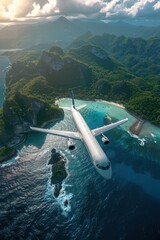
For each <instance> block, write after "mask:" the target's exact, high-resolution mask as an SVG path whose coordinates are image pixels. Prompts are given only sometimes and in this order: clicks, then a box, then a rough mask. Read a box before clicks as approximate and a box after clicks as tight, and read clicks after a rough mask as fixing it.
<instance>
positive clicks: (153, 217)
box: [0, 101, 160, 240]
mask: <svg viewBox="0 0 160 240" xmlns="http://www.w3.org/2000/svg"><path fill="white" fill-rule="evenodd" d="M80 103H81V102H80ZM65 104H68V102H67V101H63V102H62V103H61V105H65ZM81 111H82V114H83V116H84V118H85V119H86V121H87V123H88V125H89V126H90V127H91V128H94V127H98V126H101V125H102V124H103V123H104V116H105V113H106V112H108V113H109V115H110V116H111V117H113V120H114V119H115V118H117V119H120V118H121V117H122V116H125V117H126V115H128V114H127V113H126V112H125V111H124V110H122V109H119V108H117V107H115V106H112V105H106V104H105V103H96V102H87V108H86V109H83V110H81ZM112 115H114V116H112ZM128 117H129V123H128V125H127V124H126V125H124V126H123V127H119V128H117V129H114V130H112V131H110V132H108V134H107V136H108V137H109V139H110V144H109V145H107V146H103V145H102V144H101V145H102V147H103V149H104V151H105V152H106V154H107V155H108V157H109V159H110V161H111V163H112V169H113V177H112V179H111V180H109V181H107V180H105V179H103V178H102V177H101V176H100V175H99V174H98V173H97V172H96V170H95V169H94V167H93V165H92V163H91V161H90V158H89V156H88V154H87V151H86V149H85V147H84V145H83V144H82V143H81V142H79V141H76V149H75V150H74V151H72V152H70V151H69V150H68V149H67V143H66V140H65V139H64V138H59V137H54V136H49V135H48V136H45V135H43V134H32V135H30V136H29V137H28V139H27V141H26V143H25V145H24V146H23V147H22V148H21V149H19V158H17V159H15V160H12V161H10V162H9V163H7V164H4V165H2V166H1V168H0V179H1V181H0V202H1V204H0V239H28V240H30V239H40V240H41V239H42V240H49V239H56V240H63V239H65V240H70V239H71V240H72V239H76V240H79V239H85V240H96V239H97V240H114V239H115V240H120V239H121V240H122V239H126V240H130V239H131V240H132V239H138V240H139V239H140V240H143V239H147V240H158V239H160V220H159V216H160V215H159V214H160V190H159V189H160V165H159V160H160V159H159V158H160V137H159V135H160V130H159V129H158V130H157V128H155V127H154V126H150V125H149V126H148V125H146V126H145V127H144V130H143V132H142V135H141V136H140V138H139V139H138V138H135V137H133V136H131V135H130V134H129V133H128V132H127V129H128V126H129V125H130V124H131V122H132V121H133V117H132V116H130V115H128ZM50 127H51V128H52V127H54V128H55V129H67V130H74V126H73V122H72V118H71V114H70V113H69V112H68V111H66V112H65V118H64V119H63V120H62V121H59V122H57V123H56V124H55V125H54V126H50ZM154 130H155V132H154ZM153 133H154V134H153ZM147 134H148V135H147ZM155 139H156V140H155ZM98 140H99V141H100V139H99V138H98ZM142 143H143V144H142ZM52 148H56V150H57V151H59V152H60V153H61V154H63V155H64V156H65V157H66V158H67V159H68V166H67V169H68V174H69V175H68V178H67V179H66V180H65V182H64V184H63V189H62V191H61V194H60V196H59V198H58V199H54V197H53V187H52V186H51V185H50V177H51V168H50V167H49V166H48V165H47V162H48V160H49V158H50V156H51V149H52ZM65 199H68V200H69V206H67V207H64V204H63V202H64V200H65Z"/></svg>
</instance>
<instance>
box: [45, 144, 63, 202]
mask: <svg viewBox="0 0 160 240" xmlns="http://www.w3.org/2000/svg"><path fill="white" fill-rule="evenodd" d="M48 164H49V165H52V176H51V184H53V185H54V187H55V188H54V196H55V197H56V198H57V197H58V196H59V193H60V190H61V188H62V182H63V180H64V179H65V178H66V177H67V171H66V167H65V165H66V159H65V158H64V157H63V156H62V155H61V154H60V153H58V152H56V150H55V149H54V148H53V149H52V154H51V158H50V160H49V162H48Z"/></svg>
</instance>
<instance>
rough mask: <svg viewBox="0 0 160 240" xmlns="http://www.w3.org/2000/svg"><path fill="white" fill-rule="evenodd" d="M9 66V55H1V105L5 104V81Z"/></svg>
mask: <svg viewBox="0 0 160 240" xmlns="http://www.w3.org/2000/svg"><path fill="white" fill-rule="evenodd" d="M8 66H9V59H8V57H3V56H0V107H1V106H2V105H3V101H4V88H5V87H4V82H5V76H6V70H7V69H6V68H7V67H8Z"/></svg>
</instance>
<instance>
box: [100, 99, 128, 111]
mask: <svg viewBox="0 0 160 240" xmlns="http://www.w3.org/2000/svg"><path fill="white" fill-rule="evenodd" d="M95 101H96V102H102V103H107V104H111V105H114V106H116V107H119V108H122V109H126V108H125V106H124V105H123V104H120V103H116V102H112V101H106V100H102V99H96V100H95Z"/></svg>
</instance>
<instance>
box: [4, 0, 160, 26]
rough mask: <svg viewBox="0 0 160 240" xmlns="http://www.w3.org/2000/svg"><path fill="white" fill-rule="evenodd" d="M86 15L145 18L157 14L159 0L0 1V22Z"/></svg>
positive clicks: (88, 16)
mask: <svg viewBox="0 0 160 240" xmlns="http://www.w3.org/2000/svg"><path fill="white" fill-rule="evenodd" d="M58 14H59V15H64V16H72V17H76V16H82V17H86V18H105V17H106V18H117V17H129V18H130V17H131V18H133V17H143V16H144V17H145V16H150V17H151V16H152V17H154V16H158V14H160V1H159V0H27V1H24V0H0V21H1V22H2V21H15V20H20V19H22V18H23V19H25V20H30V19H32V18H35V17H39V18H41V17H42V18H45V17H48V16H50V17H52V16H55V15H58Z"/></svg>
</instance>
